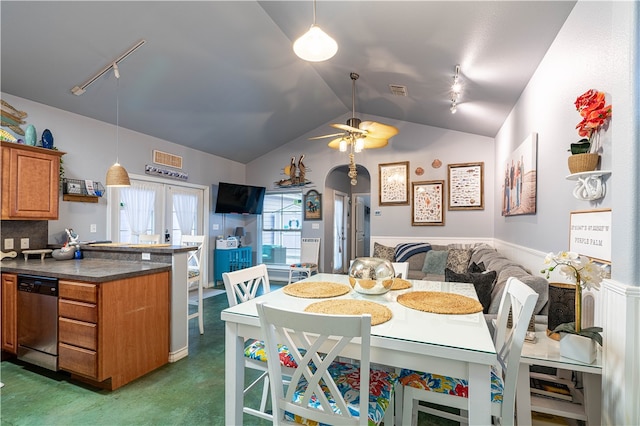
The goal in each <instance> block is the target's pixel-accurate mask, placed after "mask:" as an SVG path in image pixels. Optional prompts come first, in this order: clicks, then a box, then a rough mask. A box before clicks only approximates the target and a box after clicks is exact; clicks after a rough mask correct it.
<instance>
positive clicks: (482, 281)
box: [444, 268, 497, 314]
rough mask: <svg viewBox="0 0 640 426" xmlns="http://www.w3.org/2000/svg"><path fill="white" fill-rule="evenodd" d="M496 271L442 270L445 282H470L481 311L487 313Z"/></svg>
mask: <svg viewBox="0 0 640 426" xmlns="http://www.w3.org/2000/svg"><path fill="white" fill-rule="evenodd" d="M496 276H497V274H496V271H485V272H480V273H469V272H467V273H464V274H458V273H456V272H454V271H452V270H451V269H449V268H447V269H445V270H444V280H445V281H446V282H456V283H471V284H473V286H474V287H475V288H476V293H477V294H478V300H479V301H480V304H481V305H482V312H483V313H485V314H486V313H488V312H489V306H490V305H491V290H492V289H493V284H494V283H495V281H496Z"/></svg>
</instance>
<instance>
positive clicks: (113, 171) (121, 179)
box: [106, 163, 131, 187]
mask: <svg viewBox="0 0 640 426" xmlns="http://www.w3.org/2000/svg"><path fill="white" fill-rule="evenodd" d="M106 181H107V183H106V185H107V186H110V187H125V186H131V181H130V180H129V173H127V170H126V169H125V168H124V167H122V166H121V165H120V163H114V164H113V166H111V167H109V170H107V179H106Z"/></svg>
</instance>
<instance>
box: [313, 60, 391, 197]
mask: <svg viewBox="0 0 640 426" xmlns="http://www.w3.org/2000/svg"><path fill="white" fill-rule="evenodd" d="M349 76H350V77H351V103H352V116H351V118H350V119H348V120H347V124H338V123H333V124H331V125H330V126H331V127H335V128H336V129H340V130H342V132H341V133H332V134H329V135H322V136H315V137H312V138H309V139H310V140H316V139H325V138H334V139H333V140H331V141H330V142H329V148H333V149H339V150H340V151H341V152H346V151H347V150H349V177H350V178H351V184H352V185H355V184H356V183H357V180H356V175H357V172H356V164H355V155H354V154H355V153H357V152H360V151H362V150H363V149H373V148H383V147H385V146H387V144H388V143H389V139H391V138H392V137H393V136H395V135H397V134H398V129H397V128H396V127H394V126H390V125H388V124H383V123H378V122H376V121H361V120H360V119H359V118H356V80H357V79H358V78H359V77H360V75H358V74H357V73H355V72H352V73H351V74H350V75H349Z"/></svg>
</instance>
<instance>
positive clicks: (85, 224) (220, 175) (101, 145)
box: [2, 93, 245, 243]
mask: <svg viewBox="0 0 640 426" xmlns="http://www.w3.org/2000/svg"><path fill="white" fill-rule="evenodd" d="M2 99H4V100H6V101H7V102H9V103H10V104H11V105H13V106H15V107H16V108H18V109H20V110H22V111H25V112H26V113H27V114H28V117H27V122H28V123H29V124H33V125H34V126H35V128H36V131H37V134H38V138H39V137H40V135H41V134H42V131H44V129H49V130H51V132H52V134H53V137H54V146H56V147H57V148H58V149H59V150H60V151H64V152H66V154H65V155H64V156H63V157H62V158H63V166H64V169H65V177H67V178H73V179H91V180H94V181H99V182H101V183H102V184H103V185H104V183H105V177H106V173H107V169H108V168H109V167H110V166H111V165H112V164H113V163H114V162H115V160H116V127H115V126H113V125H111V124H108V123H104V122H102V121H97V120H93V119H90V118H87V117H84V116H81V115H77V114H72V113H70V112H67V111H63V110H60V109H57V108H52V107H50V106H47V105H43V104H39V103H36V102H32V101H29V100H27V99H23V98H18V97H16V96H12V95H8V94H5V93H2ZM154 149H157V150H160V151H164V152H169V153H171V154H175V155H179V156H182V157H183V171H184V172H187V173H188V174H189V179H188V180H187V182H189V183H194V184H200V185H207V186H208V185H211V184H214V183H215V184H217V183H218V182H219V181H221V180H223V181H227V182H237V183H244V179H245V165H244V164H240V163H237V162H235V161H231V160H227V159H224V158H221V157H217V156H215V155H210V154H205V153H203V152H201V151H196V150H193V149H189V148H185V147H183V146H181V145H177V144H175V143H172V142H168V141H165V140H162V139H158V138H154V137H151V136H147V135H144V134H142V133H137V132H133V131H131V130H128V129H124V128H122V127H121V128H120V149H119V151H120V152H119V155H118V156H119V159H120V163H121V164H122V165H123V166H124V167H125V168H126V169H127V171H128V172H129V173H132V174H139V175H144V166H145V164H153V163H152V153H153V150H154ZM171 182H172V180H171V179H167V183H171ZM220 216H221V215H211V217H210V223H217V224H219V225H220V226H221V225H222V220H221V219H222V218H221V217H220ZM92 223H95V224H97V225H98V226H97V232H96V233H89V230H90V227H89V225H90V224H92ZM106 223H107V199H106V198H103V199H101V200H99V202H98V203H95V204H94V203H77V202H66V201H60V218H59V220H57V221H56V220H53V221H49V243H60V242H61V241H62V242H63V241H65V240H66V234H65V232H64V229H65V228H68V227H72V228H74V230H75V231H76V232H77V233H78V234H79V235H80V237H81V239H83V240H101V239H105V238H107V235H106ZM227 225H229V224H227ZM231 225H234V224H231ZM221 231H222V230H220V231H210V232H208V233H209V234H212V235H216V234H222V232H221ZM227 233H228V232H227ZM60 238H62V240H59V239H60Z"/></svg>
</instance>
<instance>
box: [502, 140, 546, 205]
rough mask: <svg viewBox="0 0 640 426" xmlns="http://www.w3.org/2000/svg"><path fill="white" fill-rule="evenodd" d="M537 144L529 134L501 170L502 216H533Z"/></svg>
mask: <svg viewBox="0 0 640 426" xmlns="http://www.w3.org/2000/svg"><path fill="white" fill-rule="evenodd" d="M537 142H538V135H537V134H536V133H531V134H530V135H529V136H527V138H526V139H525V140H524V142H522V143H521V144H520V146H518V148H516V150H515V151H513V152H512V153H511V155H510V156H509V158H507V160H506V162H505V164H504V168H503V169H502V175H499V176H502V179H503V184H502V216H517V215H522V214H535V213H536V201H537V187H536V186H537V183H536V182H537Z"/></svg>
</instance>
